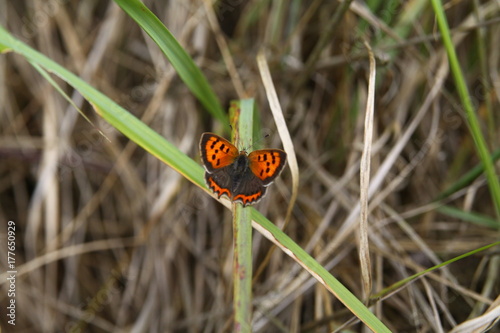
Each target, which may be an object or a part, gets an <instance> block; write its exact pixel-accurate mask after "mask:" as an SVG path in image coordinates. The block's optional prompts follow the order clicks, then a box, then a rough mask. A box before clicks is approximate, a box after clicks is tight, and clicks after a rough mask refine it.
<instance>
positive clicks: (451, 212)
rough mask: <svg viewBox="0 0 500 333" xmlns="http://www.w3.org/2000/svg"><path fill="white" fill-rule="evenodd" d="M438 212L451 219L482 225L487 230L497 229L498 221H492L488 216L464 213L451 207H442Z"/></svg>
mask: <svg viewBox="0 0 500 333" xmlns="http://www.w3.org/2000/svg"><path fill="white" fill-rule="evenodd" d="M437 211H438V212H440V213H441V214H445V215H448V216H451V217H455V218H458V219H461V220H463V221H467V222H470V223H474V224H477V225H482V226H486V227H489V228H493V229H495V228H497V227H498V221H496V220H495V219H492V218H491V217H489V216H485V215H482V214H478V213H474V212H465V211H463V210H461V209H457V208H455V207H451V206H442V207H439V208H438V209H437Z"/></svg>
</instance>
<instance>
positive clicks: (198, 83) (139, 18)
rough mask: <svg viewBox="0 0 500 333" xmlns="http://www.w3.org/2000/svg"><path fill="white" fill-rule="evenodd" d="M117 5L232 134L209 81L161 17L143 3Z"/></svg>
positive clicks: (128, 0) (119, 0) (131, 0)
mask: <svg viewBox="0 0 500 333" xmlns="http://www.w3.org/2000/svg"><path fill="white" fill-rule="evenodd" d="M115 2H116V3H117V4H118V5H119V6H120V7H121V8H122V9H123V10H124V11H125V12H126V13H127V14H128V15H129V16H130V17H131V18H132V19H133V20H134V21H135V22H136V23H137V24H138V25H139V26H140V27H141V28H142V29H143V30H144V31H145V32H146V33H147V34H148V35H149V36H150V37H151V39H153V40H154V42H155V43H156V44H157V45H158V47H160V49H161V50H162V52H163V53H164V54H165V56H166V57H167V58H168V60H169V61H170V63H171V64H172V66H173V67H174V68H175V71H176V72H177V73H178V74H179V76H180V78H181V79H182V80H183V81H184V83H185V84H186V86H187V87H188V88H189V89H190V90H191V92H192V93H193V94H194V95H195V96H196V97H197V98H198V100H199V101H200V102H201V104H202V105H203V106H204V107H205V108H206V109H207V110H208V111H209V112H210V113H211V114H212V116H214V117H215V118H216V119H218V120H220V121H221V123H222V125H223V126H224V127H225V128H226V130H229V123H228V121H227V117H226V113H225V112H224V111H223V109H222V107H221V105H220V102H219V99H218V98H217V96H216V95H215V93H214V92H213V90H212V87H211V86H210V85H209V84H208V81H207V79H206V78H205V76H204V75H203V73H202V72H201V70H200V69H199V68H198V66H197V65H196V64H195V63H194V61H193V59H191V57H190V56H189V54H188V53H187V52H186V51H185V50H184V48H183V47H182V46H181V45H180V44H179V42H178V41H177V40H176V39H175V37H174V36H173V35H172V34H171V33H170V31H169V30H168V29H167V28H166V27H165V25H163V23H162V22H161V21H160V20H159V19H158V17H156V15H154V14H153V13H152V12H151V11H150V10H149V8H148V7H146V6H145V5H144V4H143V3H142V2H140V1H139V0H115Z"/></svg>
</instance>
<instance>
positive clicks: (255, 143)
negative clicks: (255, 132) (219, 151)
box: [244, 134, 269, 151]
mask: <svg viewBox="0 0 500 333" xmlns="http://www.w3.org/2000/svg"><path fill="white" fill-rule="evenodd" d="M268 137H269V134H266V135H264V136H263V137H262V138H260V140H258V141H255V142H254V143H252V144H251V145H250V147H248V148H246V149H244V150H245V151H246V150H250V148H252V147H253V146H255V145H257V144H259V143H261V142H262V140H264V139H266V138H268Z"/></svg>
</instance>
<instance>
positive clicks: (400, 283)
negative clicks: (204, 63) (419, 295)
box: [370, 242, 500, 301]
mask: <svg viewBox="0 0 500 333" xmlns="http://www.w3.org/2000/svg"><path fill="white" fill-rule="evenodd" d="M497 245H500V242H496V243H493V244H489V245H486V246H483V247H480V248H478V249H475V250H472V251H469V252H467V253H464V254H461V255H459V256H458V257H455V258H452V259H450V260H447V261H445V262H443V263H441V264H439V265H436V266H433V267H430V268H427V269H425V270H423V271H421V272H418V273H416V274H413V275H412V276H409V277H407V278H406V279H403V280H401V281H398V282H396V283H394V284H393V285H391V286H389V287H387V288H384V289H383V290H381V291H380V292H378V293H377V294H375V295H373V296H372V297H370V299H371V300H372V301H375V300H377V299H379V298H381V297H384V296H385V295H388V294H390V293H392V292H393V291H395V290H397V289H399V288H401V287H403V286H404V285H405V284H407V283H409V282H411V281H413V280H415V279H417V278H419V277H420V276H422V275H425V274H427V273H429V272H432V271H435V270H436V269H439V268H441V267H444V266H446V265H449V264H451V263H454V262H455V261H458V260H460V259H463V258H467V257H469V256H471V255H473V254H476V253H479V252H481V251H484V250H487V249H489V248H492V247H494V246H497Z"/></svg>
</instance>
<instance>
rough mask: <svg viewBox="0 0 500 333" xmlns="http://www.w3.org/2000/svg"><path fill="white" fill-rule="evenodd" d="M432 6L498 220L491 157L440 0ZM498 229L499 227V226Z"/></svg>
mask: <svg viewBox="0 0 500 333" xmlns="http://www.w3.org/2000/svg"><path fill="white" fill-rule="evenodd" d="M432 6H433V7H434V12H435V13H436V19H437V22H438V26H439V30H440V32H441V35H442V38H443V43H444V46H445V48H446V52H447V54H448V59H449V62H450V68H451V72H452V74H453V78H454V79H455V84H456V87H457V91H458V94H459V96H460V100H461V102H462V105H463V107H464V109H465V112H466V114H467V118H466V120H467V122H468V124H469V128H470V131H471V134H472V138H473V139H474V143H475V144H476V149H477V151H478V154H479V158H480V159H481V161H482V162H483V164H484V169H485V174H486V179H487V180H488V185H489V188H490V192H491V196H492V200H493V204H494V206H495V210H496V214H497V218H500V183H499V181H498V177H497V175H496V173H495V167H494V165H493V163H492V162H491V157H490V154H489V152H488V148H487V146H486V142H485V139H484V137H483V134H482V133H481V127H480V126H479V121H478V119H477V116H476V113H475V111H474V108H473V106H472V102H471V99H470V96H469V91H468V89H467V85H466V84H465V79H464V76H463V73H462V70H461V68H460V64H459V62H458V58H457V54H456V52H455V47H454V45H453V41H452V40H451V36H450V29H449V27H448V22H447V20H446V16H445V14H444V10H443V5H442V3H441V1H440V0H432ZM499 227H500V225H499Z"/></svg>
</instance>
